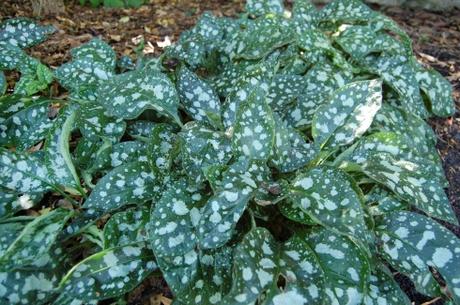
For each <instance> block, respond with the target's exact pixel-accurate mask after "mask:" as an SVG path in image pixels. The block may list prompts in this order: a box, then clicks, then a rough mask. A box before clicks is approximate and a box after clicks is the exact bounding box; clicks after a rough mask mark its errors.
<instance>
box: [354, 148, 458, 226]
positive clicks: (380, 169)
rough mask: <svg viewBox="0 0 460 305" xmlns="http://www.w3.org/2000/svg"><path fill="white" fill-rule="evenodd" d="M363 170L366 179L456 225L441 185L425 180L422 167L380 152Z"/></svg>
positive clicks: (436, 181)
mask: <svg viewBox="0 0 460 305" xmlns="http://www.w3.org/2000/svg"><path fill="white" fill-rule="evenodd" d="M362 167H363V172H364V173H365V174H366V175H367V176H369V177H370V178H372V179H373V180H375V181H377V182H379V183H381V184H383V185H385V186H386V187H388V188H389V189H390V190H392V191H393V192H394V193H395V194H396V195H397V196H398V197H399V198H401V199H403V200H405V201H407V202H408V203H410V204H413V205H414V206H415V207H417V208H419V209H421V210H422V211H424V212H425V213H427V214H428V215H430V216H433V217H437V218H440V219H443V220H445V221H449V222H451V223H455V224H456V223H458V221H457V219H456V217H455V215H454V212H453V211H452V207H451V206H450V203H449V200H448V198H447V195H446V193H445V192H444V189H443V186H442V184H441V183H440V182H439V181H438V180H437V179H427V177H429V173H428V172H426V171H425V170H424V169H423V164H417V163H413V162H411V161H406V160H396V159H395V158H393V157H392V155H391V154H388V153H384V152H381V153H379V154H374V155H371V156H369V157H368V158H367V159H366V161H365V162H364V163H363V165H362Z"/></svg>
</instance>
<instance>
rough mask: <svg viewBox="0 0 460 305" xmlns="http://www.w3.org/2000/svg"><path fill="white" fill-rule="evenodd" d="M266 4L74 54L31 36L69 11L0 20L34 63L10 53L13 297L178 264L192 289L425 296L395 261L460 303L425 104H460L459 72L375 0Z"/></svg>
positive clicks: (282, 300)
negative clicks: (59, 59) (448, 70)
mask: <svg viewBox="0 0 460 305" xmlns="http://www.w3.org/2000/svg"><path fill="white" fill-rule="evenodd" d="M246 12H247V13H245V14H243V15H241V16H240V17H239V18H238V19H231V18H217V17H214V16H212V15H210V14H205V15H203V17H202V18H201V19H200V21H199V22H198V24H197V25H196V27H194V28H193V29H191V30H190V31H188V32H185V33H184V34H183V35H182V36H181V38H180V39H179V41H178V43H177V44H175V45H173V46H171V47H170V48H169V49H167V50H166V52H165V53H164V54H163V55H162V56H161V57H160V58H140V59H138V61H137V62H136V63H135V64H133V63H132V62H130V61H129V60H128V59H127V58H121V59H117V58H116V55H115V53H114V52H113V50H112V49H111V48H110V46H109V45H107V44H106V43H104V42H102V41H101V40H98V39H94V40H92V41H90V42H89V43H87V44H85V45H82V46H80V47H77V48H76V49H74V50H73V51H72V61H70V62H68V63H66V64H64V65H63V66H61V67H58V68H57V69H56V70H54V71H52V70H51V69H50V68H47V67H46V66H45V65H42V64H41V63H40V62H39V61H38V60H37V59H34V58H31V57H30V56H28V55H27V53H26V52H25V51H24V49H27V48H28V47H30V46H32V45H33V44H35V43H39V42H41V41H43V40H44V39H46V36H47V35H49V34H51V33H52V31H53V29H52V28H50V27H47V26H41V25H38V24H36V23H34V22H32V21H30V20H26V19H16V20H7V21H4V22H3V23H2V24H1V25H0V38H1V42H0V70H4V71H10V70H17V71H19V72H20V73H21V78H20V79H19V81H18V82H17V83H16V85H15V87H14V90H13V92H12V91H11V88H10V89H9V90H8V91H7V85H6V78H5V76H4V74H3V73H0V89H1V93H2V94H4V95H3V96H2V97H1V99H0V109H1V113H2V115H1V119H0V144H1V145H2V148H1V150H0V154H1V156H0V165H1V167H0V184H1V188H0V190H1V193H0V194H1V196H0V198H1V200H2V201H1V202H2V204H1V206H0V219H1V220H0V227H1V228H0V230H1V231H0V232H2V235H1V236H0V239H1V244H0V245H1V247H0V268H1V270H0V300H1V303H2V304H3V303H4V304H29V303H34V304H40V303H41V304H46V303H51V304H72V305H76V304H96V303H97V302H98V301H99V300H105V299H111V300H113V301H114V302H115V301H118V302H121V301H120V300H122V299H123V295H124V294H126V293H128V292H130V291H131V290H133V289H134V288H135V287H136V286H137V285H139V284H140V283H141V282H142V281H143V280H144V279H145V278H146V277H148V276H150V275H155V274H158V275H160V273H161V274H162V276H163V277H164V278H165V279H166V281H167V283H168V285H169V287H170V289H171V291H172V293H173V294H174V297H175V298H174V302H176V303H177V304H254V303H257V304H286V303H287V302H290V303H293V304H310V303H311V304H378V305H380V304H405V303H407V304H409V300H408V298H407V297H406V296H405V295H404V293H403V292H402V291H401V290H400V288H399V287H398V284H397V283H396V282H395V281H394V280H393V278H392V276H391V270H396V271H399V272H401V273H403V274H406V275H407V276H409V277H410V278H411V280H412V281H413V282H414V284H415V286H416V288H417V290H418V291H420V292H421V293H423V294H426V295H429V296H442V297H443V298H444V299H446V300H447V301H448V302H451V303H453V304H460V270H459V267H458V266H459V265H460V264H459V263H460V241H459V240H458V239H457V238H456V237H455V236H454V235H453V234H452V233H451V232H450V231H448V230H447V229H446V228H444V227H443V226H441V225H440V224H439V223H438V222H437V221H436V220H434V219H442V220H444V221H448V222H451V223H455V224H456V223H457V219H456V217H455V215H454V214H453V212H452V210H451V207H450V205H449V202H448V200H447V197H446V195H445V193H444V187H446V184H447V182H446V180H445V178H444V173H443V170H442V167H441V164H440V160H439V156H438V154H437V151H436V149H435V147H434V144H435V138H434V134H433V132H432V130H431V129H430V127H429V126H428V125H427V124H426V123H425V121H424V119H426V118H428V117H431V116H449V115H451V114H452V113H453V111H454V106H453V101H452V98H451V88H450V85H449V83H448V82H447V81H446V80H444V79H443V78H442V77H441V76H440V75H439V74H438V73H437V72H436V71H433V70H430V69H426V68H424V67H422V66H421V65H420V64H419V63H417V62H416V60H415V58H414V57H413V55H412V50H411V42H410V40H409V38H408V37H407V35H406V34H405V33H404V32H402V31H401V30H400V29H399V28H398V27H397V25H396V24H395V23H394V22H392V21H391V20H390V19H388V18H386V17H384V16H382V15H380V14H378V13H376V12H373V11H371V10H370V9H369V8H367V7H366V6H364V5H363V4H362V3H360V2H358V1H336V2H333V3H331V4H329V5H328V6H326V7H325V8H323V9H322V10H320V11H318V10H316V8H315V7H314V6H312V5H311V4H309V3H308V2H306V1H297V2H295V3H294V6H293V9H292V11H291V12H290V13H288V12H286V11H285V9H284V7H283V4H282V3H281V2H279V1H248V3H247V6H246ZM7 73H8V72H7ZM53 80H56V81H57V82H59V84H60V86H61V87H62V88H63V90H62V92H64V94H60V95H59V98H58V97H57V96H56V95H55V94H53V91H52V90H51V89H49V85H50V84H51V83H52V82H53ZM62 92H61V93H62ZM390 268H392V269H390ZM230 270H231V272H229V271H230Z"/></svg>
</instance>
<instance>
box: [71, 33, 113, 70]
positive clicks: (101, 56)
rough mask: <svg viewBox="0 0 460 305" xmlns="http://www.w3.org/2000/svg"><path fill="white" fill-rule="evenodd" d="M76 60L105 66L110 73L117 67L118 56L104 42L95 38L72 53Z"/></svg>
mask: <svg viewBox="0 0 460 305" xmlns="http://www.w3.org/2000/svg"><path fill="white" fill-rule="evenodd" d="M70 54H71V55H72V57H73V58H74V59H77V58H85V59H88V60H90V61H93V62H97V63H101V64H103V65H104V66H105V67H106V68H107V69H108V70H109V71H113V70H114V69H115V65H116V59H117V55H116V53H115V51H114V50H113V49H112V47H110V46H109V45H108V44H107V43H105V42H104V41H102V40H100V39H98V38H93V39H91V40H90V41H89V42H87V43H85V44H83V45H81V46H79V47H77V48H74V49H72V50H71V51H70Z"/></svg>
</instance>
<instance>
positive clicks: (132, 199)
mask: <svg viewBox="0 0 460 305" xmlns="http://www.w3.org/2000/svg"><path fill="white" fill-rule="evenodd" d="M159 190H160V184H159V182H158V181H157V178H156V177H155V175H154V174H153V173H152V172H151V170H150V168H149V165H148V163H147V162H140V161H135V162H131V163H126V164H123V165H121V166H118V167H116V168H114V169H113V170H112V171H110V172H109V173H108V174H107V175H105V176H104V177H102V178H101V179H100V180H99V181H98V182H97V184H96V187H95V188H94V189H93V191H92V192H91V194H90V195H89V197H88V199H87V200H86V201H85V204H84V206H83V207H84V208H85V209H87V211H86V214H87V215H89V216H92V215H96V216H98V215H100V214H101V213H102V214H103V213H107V212H110V211H113V210H115V209H118V208H120V207H122V206H125V205H127V204H140V203H142V202H145V201H148V200H151V199H152V198H153V197H154V196H155V194H156V193H157V192H158V191H159Z"/></svg>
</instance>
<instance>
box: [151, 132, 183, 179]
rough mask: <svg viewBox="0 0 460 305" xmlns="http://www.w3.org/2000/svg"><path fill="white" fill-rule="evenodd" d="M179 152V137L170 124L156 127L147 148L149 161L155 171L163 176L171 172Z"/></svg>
mask: <svg viewBox="0 0 460 305" xmlns="http://www.w3.org/2000/svg"><path fill="white" fill-rule="evenodd" d="M177 151H178V136H177V135H176V134H175V133H174V127H173V126H171V125H168V124H158V125H155V126H154V127H153V129H152V131H151V136H150V140H149V143H148V147H147V154H146V155H147V159H148V161H149V163H150V167H151V168H152V170H153V171H155V172H157V173H159V174H161V173H164V172H165V171H169V170H170V168H171V165H172V163H173V160H174V157H175V155H177Z"/></svg>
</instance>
